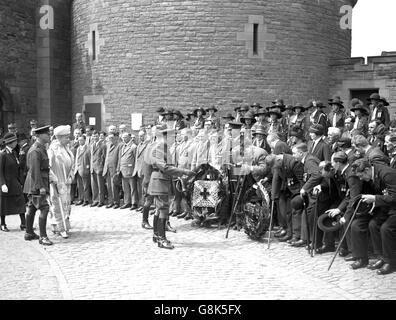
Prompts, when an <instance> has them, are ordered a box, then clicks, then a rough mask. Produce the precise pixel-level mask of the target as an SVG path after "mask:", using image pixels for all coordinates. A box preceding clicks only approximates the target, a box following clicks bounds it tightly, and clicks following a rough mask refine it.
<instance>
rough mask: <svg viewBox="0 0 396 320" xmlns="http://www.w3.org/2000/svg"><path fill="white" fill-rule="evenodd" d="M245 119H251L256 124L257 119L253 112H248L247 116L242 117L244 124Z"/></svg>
mask: <svg viewBox="0 0 396 320" xmlns="http://www.w3.org/2000/svg"><path fill="white" fill-rule="evenodd" d="M245 119H251V120H252V123H255V122H256V118H255V117H254V114H253V112H251V111H248V112H246V113H245V115H244V116H243V117H241V119H240V120H241V122H242V123H245Z"/></svg>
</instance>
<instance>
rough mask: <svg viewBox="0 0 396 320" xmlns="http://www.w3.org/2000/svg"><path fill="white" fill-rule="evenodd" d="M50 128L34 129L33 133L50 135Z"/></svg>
mask: <svg viewBox="0 0 396 320" xmlns="http://www.w3.org/2000/svg"><path fill="white" fill-rule="evenodd" d="M50 127H51V126H40V127H38V128H35V129H33V130H32V132H34V133H35V134H44V133H48V134H49V132H50Z"/></svg>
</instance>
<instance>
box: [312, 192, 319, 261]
mask: <svg viewBox="0 0 396 320" xmlns="http://www.w3.org/2000/svg"><path fill="white" fill-rule="evenodd" d="M319 196H320V192H318V194H317V196H316V203H315V212H314V225H313V237H312V246H311V248H310V249H311V257H313V256H314V255H315V253H316V249H317V246H316V237H317V234H318V204H319Z"/></svg>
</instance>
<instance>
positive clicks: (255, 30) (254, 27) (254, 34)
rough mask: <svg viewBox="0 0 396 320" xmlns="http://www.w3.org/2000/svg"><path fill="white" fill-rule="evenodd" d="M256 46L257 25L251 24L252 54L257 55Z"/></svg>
mask: <svg viewBox="0 0 396 320" xmlns="http://www.w3.org/2000/svg"><path fill="white" fill-rule="evenodd" d="M257 45H258V24H257V23H254V24H253V54H254V55H257V54H258V53H257Z"/></svg>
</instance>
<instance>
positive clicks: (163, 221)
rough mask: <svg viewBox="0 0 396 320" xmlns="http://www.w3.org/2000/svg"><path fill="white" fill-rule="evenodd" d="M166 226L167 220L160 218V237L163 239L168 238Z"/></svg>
mask: <svg viewBox="0 0 396 320" xmlns="http://www.w3.org/2000/svg"><path fill="white" fill-rule="evenodd" d="M165 225H166V219H164V218H159V219H158V235H159V236H160V237H161V238H166V237H165V230H166V229H165V228H166V227H165Z"/></svg>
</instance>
